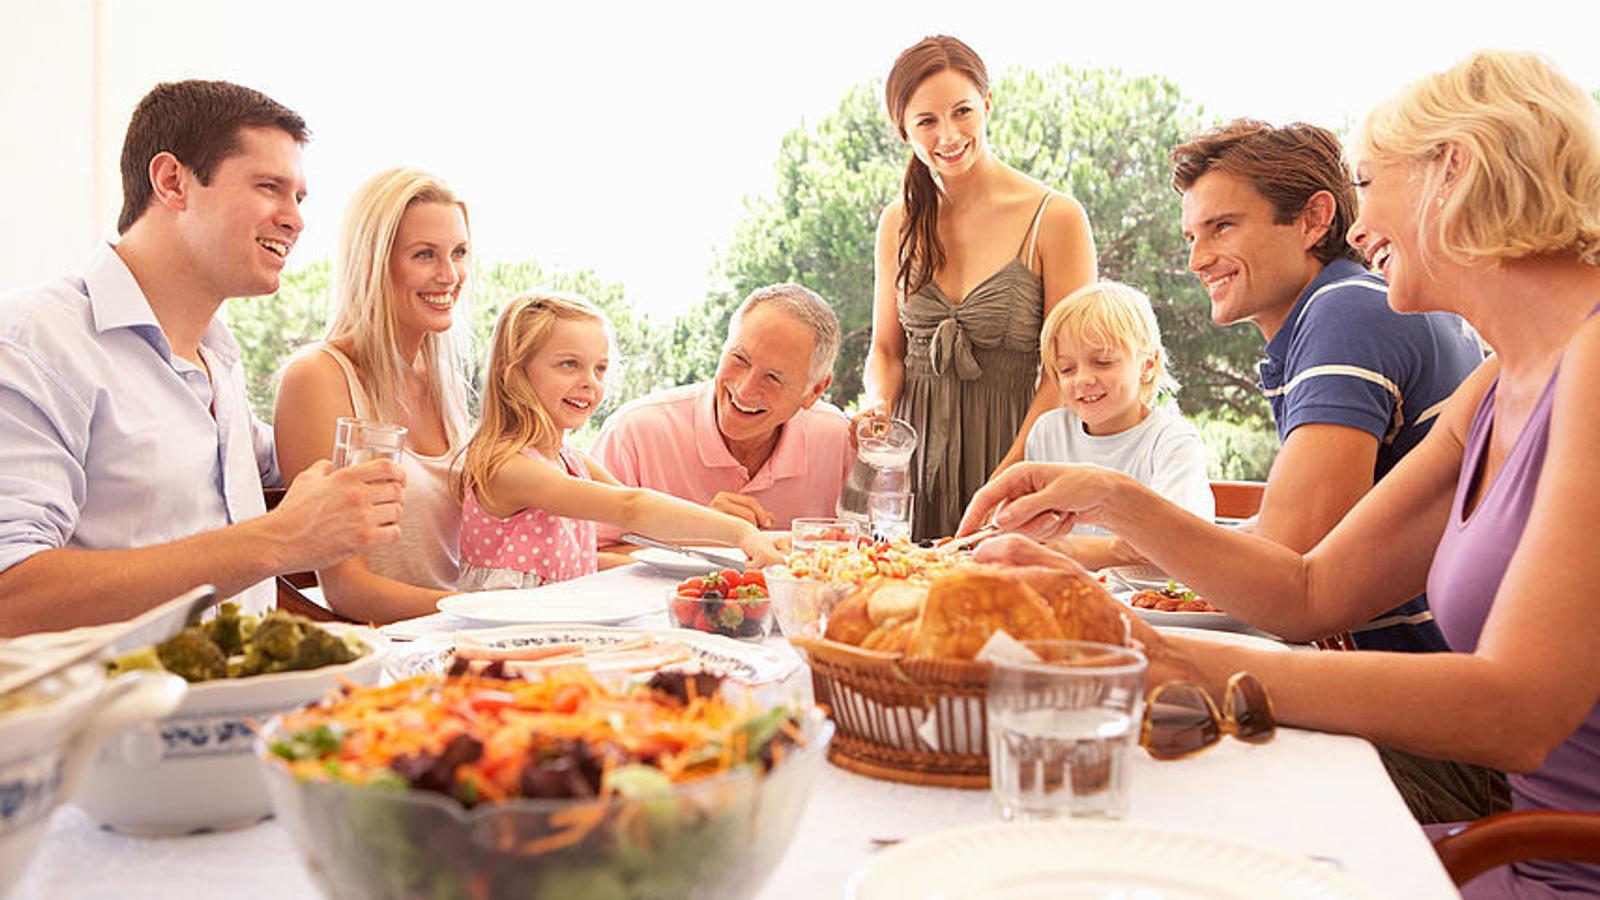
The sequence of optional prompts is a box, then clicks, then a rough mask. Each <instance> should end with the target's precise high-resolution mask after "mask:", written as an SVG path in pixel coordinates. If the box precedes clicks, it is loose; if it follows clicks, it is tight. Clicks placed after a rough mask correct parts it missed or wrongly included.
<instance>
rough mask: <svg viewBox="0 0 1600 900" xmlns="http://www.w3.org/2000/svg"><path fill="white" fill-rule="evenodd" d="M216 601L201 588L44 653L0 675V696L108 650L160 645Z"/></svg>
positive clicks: (212, 593)
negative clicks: (36, 658) (38, 657)
mask: <svg viewBox="0 0 1600 900" xmlns="http://www.w3.org/2000/svg"><path fill="white" fill-rule="evenodd" d="M217 600H218V597H217V592H216V589H215V588H213V587H212V586H211V585H209V584H202V585H200V586H199V587H197V588H195V589H194V590H191V591H187V592H185V593H183V594H180V595H178V596H176V597H174V598H172V599H171V600H168V601H167V602H165V603H163V604H161V605H160V606H157V607H155V608H154V609H150V610H147V611H145V612H143V613H140V614H139V615H138V616H135V617H134V618H132V619H129V620H127V621H125V622H116V623H113V624H111V625H104V626H101V627H100V628H95V629H92V630H90V631H89V632H88V633H87V634H85V635H84V636H83V637H82V638H81V639H80V640H79V641H77V642H74V643H70V644H66V645H65V646H62V647H61V648H60V649H59V650H55V651H53V652H51V651H45V653H46V655H45V657H44V658H43V659H38V660H36V661H34V662H32V663H30V664H28V665H25V666H23V667H22V668H20V669H17V670H15V671H11V672H6V673H5V674H4V675H0V695H3V694H9V693H11V692H12V691H15V690H18V689H21V688H24V687H27V686H28V685H30V684H33V683H34V682H36V681H38V680H40V679H41V678H45V677H47V676H50V675H54V674H55V673H57V672H59V671H61V670H62V669H65V668H67V667H68V666H70V665H72V664H74V663H78V662H82V661H83V660H86V659H89V658H90V657H93V656H96V655H98V654H100V653H103V652H105V651H107V650H109V651H111V652H112V653H114V654H121V653H127V652H128V651H130V650H136V649H138V648H140V647H148V646H150V645H151V644H159V643H161V642H162V641H165V640H166V639H167V638H170V637H172V636H173V635H175V634H177V633H178V632H180V631H182V630H183V629H185V628H187V627H189V626H190V625H193V624H195V623H196V622H199V621H200V614H201V613H203V612H205V611H206V610H208V609H210V608H211V607H213V606H215V605H216V603H217Z"/></svg>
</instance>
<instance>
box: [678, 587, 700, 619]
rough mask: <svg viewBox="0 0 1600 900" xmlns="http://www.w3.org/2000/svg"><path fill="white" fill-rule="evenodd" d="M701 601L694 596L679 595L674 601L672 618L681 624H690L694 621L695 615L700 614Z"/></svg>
mask: <svg viewBox="0 0 1600 900" xmlns="http://www.w3.org/2000/svg"><path fill="white" fill-rule="evenodd" d="M700 605H701V604H700V601H699V600H698V599H696V598H694V597H685V596H683V595H682V594H680V595H678V597H677V598H676V599H674V600H673V601H672V619H673V621H674V622H677V623H678V624H679V625H689V624H692V623H693V622H694V617H695V616H697V615H699V614H700Z"/></svg>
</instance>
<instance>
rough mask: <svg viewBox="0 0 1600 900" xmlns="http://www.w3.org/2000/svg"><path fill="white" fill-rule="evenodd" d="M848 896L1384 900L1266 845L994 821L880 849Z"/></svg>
mask: <svg viewBox="0 0 1600 900" xmlns="http://www.w3.org/2000/svg"><path fill="white" fill-rule="evenodd" d="M848 896H850V897H852V898H857V900H888V898H894V900H899V898H901V897H944V898H951V900H954V898H974V900H976V898H980V897H982V898H996V900H998V898H1006V900H1023V898H1030V900H1031V898H1046V897H1049V898H1070V900H1076V898H1085V900H1086V898H1104V897H1126V898H1138V900H1201V898H1207V900H1246V898H1252V900H1253V898H1258V897H1297V898H1301V900H1335V898H1340V900H1352V898H1363V900H1365V898H1377V897H1378V896H1379V894H1378V893H1377V891H1375V890H1373V889H1372V888H1370V887H1368V886H1367V885H1365V884H1363V883H1361V882H1359V881H1356V880H1355V879H1354V878H1353V877H1351V876H1350V875H1348V874H1346V873H1344V872H1342V871H1339V870H1336V869H1333V868H1330V867H1328V866H1325V865H1322V864H1319V863H1316V862H1314V861H1312V860H1310V859H1307V858H1305V857H1300V856H1293V855H1290V854H1287V853H1283V852H1280V851H1277V850H1273V849H1270V848H1267V847H1261V846H1257V845H1253V844H1245V843H1239V842H1236V841H1231V840H1226V839H1224V838H1219V837H1214V836H1211V835H1208V834H1203V833H1198V832H1184V831H1173V830H1168V829H1164V828H1152V827H1149V826H1144V825H1137V824H1134V823H1129V822H1085V821H1069V822H1044V823H1028V824H1017V823H1003V822H999V823H991V824H987V825H978V826H975V827H969V828H958V829H955V830H952V831H943V832H939V833H937V834H932V835H929V836H927V837H923V838H918V839H916V840H912V841H907V842H906V843H904V844H900V845H898V846H895V847H890V848H889V849H887V850H882V851H880V852H879V853H878V854H877V855H875V856H873V857H872V858H871V859H870V860H869V861H868V862H867V863H866V864H864V865H863V866H861V868H859V869H857V870H856V873H855V875H854V876H853V877H852V878H851V880H850V886H849V889H848Z"/></svg>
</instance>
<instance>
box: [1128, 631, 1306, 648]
mask: <svg viewBox="0 0 1600 900" xmlns="http://www.w3.org/2000/svg"><path fill="white" fill-rule="evenodd" d="M1156 630H1157V631H1159V632H1161V633H1162V634H1170V635H1172V636H1174V637H1186V638H1193V639H1194V640H1197V641H1211V642H1212V643H1217V644H1236V645H1238V646H1240V647H1250V648H1252V649H1255V650H1289V649H1291V648H1290V647H1289V645H1288V644H1285V643H1284V642H1282V641H1275V640H1273V639H1272V638H1269V637H1262V636H1260V635H1257V634H1240V633H1239V632H1237V631H1217V630H1215V629H1211V628H1183V627H1178V626H1166V625H1163V626H1157V627H1156Z"/></svg>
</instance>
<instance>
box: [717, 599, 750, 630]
mask: <svg viewBox="0 0 1600 900" xmlns="http://www.w3.org/2000/svg"><path fill="white" fill-rule="evenodd" d="M743 622H744V608H743V607H741V606H740V605H739V604H737V603H724V604H723V605H722V609H721V611H719V612H718V613H717V624H718V625H721V626H722V627H723V628H726V629H727V630H729V631H736V630H737V629H738V628H739V625H740V624H741V623H743Z"/></svg>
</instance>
